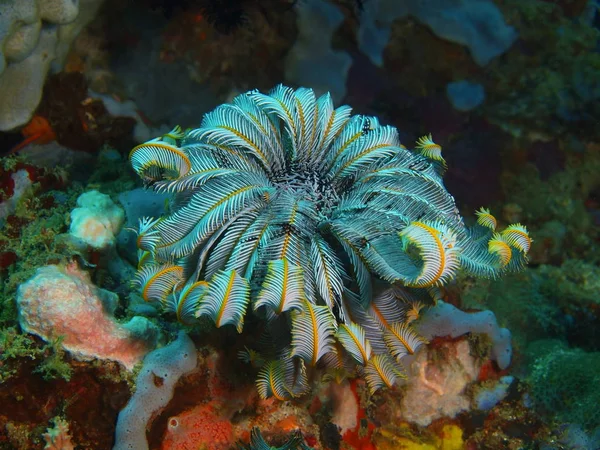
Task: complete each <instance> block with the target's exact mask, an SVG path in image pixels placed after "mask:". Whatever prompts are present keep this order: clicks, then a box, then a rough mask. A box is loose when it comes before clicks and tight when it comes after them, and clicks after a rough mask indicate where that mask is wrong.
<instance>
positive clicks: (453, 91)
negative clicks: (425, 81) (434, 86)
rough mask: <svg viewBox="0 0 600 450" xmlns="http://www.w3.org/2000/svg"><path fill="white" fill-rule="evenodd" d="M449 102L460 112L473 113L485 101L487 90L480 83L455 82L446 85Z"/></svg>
mask: <svg viewBox="0 0 600 450" xmlns="http://www.w3.org/2000/svg"><path fill="white" fill-rule="evenodd" d="M446 95H447V96H448V100H450V103H452V106H454V109H457V110H458V111H463V112H466V111H471V110H472V109H475V108H477V107H478V106H479V105H481V104H482V103H483V101H484V100H485V90H484V89H483V86H482V85H481V84H479V83H471V82H470V81H467V80H461V81H454V82H452V83H448V84H447V85H446Z"/></svg>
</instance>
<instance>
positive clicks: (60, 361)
mask: <svg viewBox="0 0 600 450" xmlns="http://www.w3.org/2000/svg"><path fill="white" fill-rule="evenodd" d="M63 339H64V336H59V337H58V338H56V339H53V340H52V341H51V342H49V343H48V344H46V346H45V347H44V353H45V355H46V357H45V358H44V359H43V360H42V362H41V363H40V365H39V366H38V367H37V368H36V369H35V370H34V372H36V373H40V374H41V375H42V377H43V378H44V380H53V379H55V378H62V379H63V380H65V381H70V380H71V376H72V375H73V368H72V367H71V365H70V364H69V363H67V362H66V361H65V359H64V358H65V350H64V349H63V347H62V341H63Z"/></svg>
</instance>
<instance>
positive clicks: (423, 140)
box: [415, 133, 447, 173]
mask: <svg viewBox="0 0 600 450" xmlns="http://www.w3.org/2000/svg"><path fill="white" fill-rule="evenodd" d="M415 150H416V151H418V152H419V153H420V154H421V155H423V156H424V157H426V158H428V159H431V160H433V161H436V162H438V163H439V164H440V166H441V169H442V173H443V172H444V171H445V170H446V169H447V165H446V160H445V159H444V157H443V156H442V146H441V145H439V144H436V143H435V142H433V138H432V137H431V133H430V134H428V135H427V136H422V137H420V138H419V139H418V140H417V145H416V146H415Z"/></svg>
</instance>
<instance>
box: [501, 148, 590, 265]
mask: <svg viewBox="0 0 600 450" xmlns="http://www.w3.org/2000/svg"><path fill="white" fill-rule="evenodd" d="M562 151H563V152H564V154H565V157H566V161H565V168H564V170H562V171H560V172H556V173H554V174H553V175H551V176H550V177H549V178H548V179H543V178H542V176H541V175H540V173H539V171H538V169H537V168H536V167H535V166H534V165H533V164H525V165H523V166H521V167H520V168H519V170H518V171H507V172H505V173H504V174H503V178H502V185H503V191H504V193H505V196H506V198H508V199H510V202H511V203H512V204H515V205H518V206H519V208H520V210H521V211H522V212H521V213H520V218H519V220H520V221H521V222H522V223H527V224H528V228H530V231H531V236H532V238H533V240H534V242H533V245H532V250H531V255H542V254H546V253H547V252H551V253H552V254H554V255H560V257H562V258H565V257H566V258H574V259H575V258H576V259H583V260H586V261H588V262H590V263H596V264H599V263H600V248H599V246H598V244H597V243H598V242H599V241H600V229H599V228H598V227H597V226H596V225H595V224H594V222H593V220H592V215H591V214H590V213H589V211H588V208H587V206H586V203H585V202H586V199H588V198H590V196H591V195H592V194H593V192H595V191H596V190H597V189H598V188H600V177H598V173H600V146H598V145H595V144H590V145H588V146H587V147H586V148H585V150H584V151H583V152H579V153H576V152H574V151H571V148H570V146H569V145H566V144H564V145H563V148H562ZM538 230H540V233H539V234H538ZM552 233H554V234H552ZM552 262H553V263H554V262H555V261H552Z"/></svg>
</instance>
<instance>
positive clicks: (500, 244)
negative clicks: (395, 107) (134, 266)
mask: <svg viewBox="0 0 600 450" xmlns="http://www.w3.org/2000/svg"><path fill="white" fill-rule="evenodd" d="M350 111H351V109H350V107H348V106H341V107H339V108H337V109H334V107H333V104H332V101H331V98H330V96H329V95H328V94H326V95H323V96H322V97H320V98H316V97H315V94H314V93H313V91H312V90H310V89H305V88H300V89H297V90H293V89H290V88H287V87H284V86H278V87H276V88H275V89H274V90H273V91H272V92H270V93H269V94H268V95H266V94H262V93H259V92H256V91H252V92H248V93H246V94H243V95H240V96H238V97H236V98H235V99H234V100H233V102H232V103H231V104H225V105H221V106H219V107H218V108H216V109H215V110H214V111H212V112H211V113H209V114H207V115H206V116H205V118H204V120H203V121H202V124H201V126H200V128H197V129H192V130H187V131H185V132H183V131H182V130H181V129H180V128H176V129H174V130H173V131H172V132H171V133H169V134H167V135H165V136H162V137H159V138H157V139H154V140H152V141H149V142H147V143H145V144H142V145H139V146H137V147H135V148H134V149H133V150H132V151H131V154H130V159H131V163H132V165H133V168H134V169H135V171H136V172H137V173H138V174H139V175H140V176H141V177H142V179H143V180H144V181H145V183H146V184H147V185H148V186H151V187H152V188H153V189H155V190H156V191H161V192H171V193H176V194H177V196H176V200H175V202H174V206H173V210H172V211H171V212H170V214H168V215H166V216H164V217H161V218H156V219H154V218H144V219H142V220H140V225H139V230H138V238H137V243H138V247H139V249H140V269H139V271H138V274H137V276H136V278H135V280H134V282H135V284H137V286H138V287H139V288H140V290H141V292H142V295H143V297H144V298H145V299H146V300H152V301H158V302H160V303H161V304H162V305H163V306H164V308H165V310H166V311H168V312H172V313H174V314H175V315H176V317H177V318H178V319H179V320H180V321H181V322H183V323H186V324H193V323H194V322H195V321H197V320H198V318H200V317H203V316H206V317H208V318H210V319H212V321H213V322H214V323H215V324H216V326H217V327H221V326H223V325H227V324H231V325H233V326H235V327H236V328H237V330H238V331H240V332H241V331H242V327H243V322H244V317H245V315H246V314H247V309H250V310H251V313H252V314H255V315H257V316H259V317H262V318H264V319H265V320H266V323H267V324H268V325H269V326H270V328H271V332H272V337H273V339H272V340H271V342H272V343H274V345H275V350H274V351H273V352H272V353H271V357H270V358H271V359H269V357H268V356H267V357H266V358H265V359H264V363H263V364H262V368H261V369H260V371H259V374H258V381H257V385H258V389H259V393H260V395H261V396H263V397H268V396H275V397H277V398H281V399H283V398H289V397H290V396H295V395H299V394H301V393H302V392H303V391H304V390H306V388H307V383H306V379H305V377H306V366H314V365H316V364H317V363H318V362H319V361H320V360H323V361H324V362H327V363H328V364H332V363H333V364H337V365H343V366H344V367H348V363H349V361H350V362H352V363H353V364H354V365H362V366H366V368H365V373H366V375H367V381H368V382H369V386H370V387H371V389H372V390H375V389H377V388H378V387H380V386H384V385H390V384H393V382H394V380H396V379H397V378H398V376H400V375H401V368H400V364H398V362H399V360H400V359H401V358H402V357H404V356H405V355H407V354H410V353H413V352H414V351H416V350H417V349H418V347H419V346H420V345H422V344H423V342H424V340H423V339H422V338H421V337H420V336H418V334H417V333H416V332H415V331H414V329H413V328H412V325H411V324H410V323H409V322H410V320H408V321H407V313H408V312H409V311H408V310H409V309H410V308H407V305H411V304H415V302H416V297H415V296H414V295H413V294H411V293H410V292H409V291H412V292H419V291H427V290H429V291H432V289H433V288H434V287H436V286H440V285H443V284H444V283H446V282H448V281H449V280H451V279H452V278H453V277H454V276H455V274H456V272H457V271H458V270H459V268H462V269H463V270H465V271H467V272H469V273H472V274H475V275H479V276H487V277H494V276H497V275H499V274H501V273H502V272H505V271H512V270H517V269H519V268H521V267H522V266H523V264H524V263H525V262H526V253H527V251H528V249H529V244H530V242H531V241H530V239H529V237H528V235H527V231H526V229H525V228H524V227H523V226H521V225H518V224H517V225H511V226H510V227H508V228H507V229H506V230H505V231H503V232H496V231H495V220H492V219H493V217H492V216H491V215H490V214H489V212H488V211H487V210H482V211H481V212H480V213H479V223H478V224H477V225H475V227H474V228H473V229H468V228H466V227H465V225H464V224H463V221H462V218H461V217H460V215H459V213H458V211H457V209H456V206H455V203H454V199H453V197H452V196H451V195H450V194H449V193H448V192H447V191H446V189H445V188H444V185H443V183H442V178H441V175H442V172H443V170H444V168H445V162H444V160H443V158H442V156H441V147H440V146H439V145H437V144H435V143H434V142H433V141H432V138H431V136H427V137H424V138H422V139H420V140H419V142H418V143H417V146H416V149H415V150H414V151H410V150H408V149H406V148H405V147H404V146H402V145H401V144H400V142H399V140H398V133H397V130H396V129H395V128H393V127H391V126H385V125H380V124H379V122H378V120H377V118H375V117H366V116H360V115H359V116H351V114H350ZM375 280H377V282H378V283H383V284H384V285H385V284H387V285H388V286H389V289H387V290H384V291H383V293H381V294H379V295H373V283H374V281H375ZM413 315H414V314H413ZM411 317H412V316H411ZM282 329H283V330H284V331H285V332H284V333H283V334H282V332H281V330H282ZM290 334H291V338H290ZM376 355H382V356H378V357H375V356H376ZM250 359H251V358H250ZM253 360H257V358H254V359H253Z"/></svg>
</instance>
